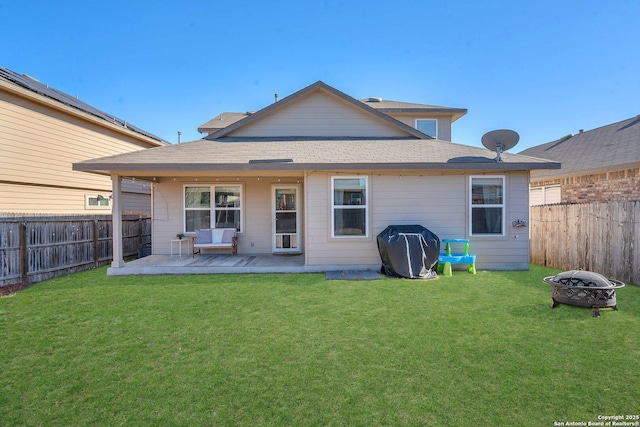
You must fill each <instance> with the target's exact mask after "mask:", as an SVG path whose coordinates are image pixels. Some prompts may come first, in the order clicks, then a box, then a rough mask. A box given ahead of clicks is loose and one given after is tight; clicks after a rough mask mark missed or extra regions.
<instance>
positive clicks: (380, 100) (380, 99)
mask: <svg viewBox="0 0 640 427" xmlns="http://www.w3.org/2000/svg"><path fill="white" fill-rule="evenodd" d="M367 102H382V98H369V99H367Z"/></svg>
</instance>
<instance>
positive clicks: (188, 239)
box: [171, 237, 192, 258]
mask: <svg viewBox="0 0 640 427" xmlns="http://www.w3.org/2000/svg"><path fill="white" fill-rule="evenodd" d="M182 242H187V253H188V254H189V253H191V250H192V247H191V238H190V237H185V238H182V239H171V256H173V244H174V243H177V244H178V255H179V256H180V258H182Z"/></svg>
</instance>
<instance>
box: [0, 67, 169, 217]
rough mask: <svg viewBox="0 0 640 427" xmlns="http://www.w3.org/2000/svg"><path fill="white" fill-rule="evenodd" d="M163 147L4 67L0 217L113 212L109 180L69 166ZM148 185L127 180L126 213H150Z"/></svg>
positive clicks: (140, 132)
mask: <svg viewBox="0 0 640 427" xmlns="http://www.w3.org/2000/svg"><path fill="white" fill-rule="evenodd" d="M164 145H168V143H167V142H166V141H163V140H162V139H160V138H158V137H157V136H154V135H151V134H150V133H148V132H145V131H143V130H141V129H138V128H136V127H135V126H132V125H131V124H130V123H126V122H124V121H122V120H120V119H117V118H115V117H113V116H111V115H108V114H107V113H104V112H102V111H100V110H98V109H96V108H93V107H92V106H90V105H88V104H86V103H84V102H82V101H79V100H78V99H77V98H74V97H72V96H70V95H67V94H65V93H63V92H60V91H58V90H56V89H53V88H51V87H49V86H48V85H45V84H42V83H40V82H39V81H37V80H35V79H34V78H32V77H29V76H26V75H20V74H17V73H15V72H13V71H11V70H8V69H6V68H2V67H0V154H1V155H0V213H36V214H85V213H91V214H94V213H107V214H110V213H111V203H112V199H111V189H112V186H111V180H110V178H109V177H105V176H101V175H96V174H86V173H80V172H76V171H74V170H72V167H71V165H72V163H74V162H78V161H81V160H83V159H86V158H88V157H102V156H110V155H114V154H121V153H127V152H131V151H137V150H144V149H147V148H151V147H158V146H164ZM150 188H151V185H150V184H149V183H144V182H133V181H131V180H125V181H123V183H122V199H121V206H122V209H123V210H125V211H130V212H146V213H150V212H151V196H150V194H151V189H150Z"/></svg>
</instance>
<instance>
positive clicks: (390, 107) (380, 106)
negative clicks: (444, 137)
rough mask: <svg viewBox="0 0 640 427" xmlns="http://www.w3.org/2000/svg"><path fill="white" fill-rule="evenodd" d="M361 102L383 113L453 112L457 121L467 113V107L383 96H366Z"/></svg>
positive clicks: (453, 118) (454, 119)
mask: <svg viewBox="0 0 640 427" xmlns="http://www.w3.org/2000/svg"><path fill="white" fill-rule="evenodd" d="M360 102H363V103H364V104H366V105H368V106H369V107H371V108H375V109H376V110H378V111H381V112H383V113H428V114H447V115H448V114H451V115H452V118H451V121H452V122H455V121H456V120H458V119H459V118H460V117H462V116H464V115H465V114H467V109H466V108H453V107H443V106H440V105H429V104H415V103H411V102H400V101H391V100H388V99H382V98H365V99H361V100H360Z"/></svg>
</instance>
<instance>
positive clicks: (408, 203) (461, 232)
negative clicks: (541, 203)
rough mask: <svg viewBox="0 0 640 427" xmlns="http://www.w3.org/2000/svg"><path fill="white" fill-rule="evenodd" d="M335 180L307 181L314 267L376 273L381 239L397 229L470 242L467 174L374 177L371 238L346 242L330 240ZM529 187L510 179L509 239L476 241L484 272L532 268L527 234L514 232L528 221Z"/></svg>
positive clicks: (524, 179) (521, 175) (514, 176)
mask: <svg viewBox="0 0 640 427" xmlns="http://www.w3.org/2000/svg"><path fill="white" fill-rule="evenodd" d="M345 173H346V172H345ZM345 173H340V175H344V174H345ZM330 177H331V174H330V173H326V174H321V173H315V174H313V175H312V176H310V177H309V179H308V180H307V188H308V192H307V205H308V216H307V219H308V223H307V224H308V228H307V233H308V235H307V241H308V246H307V263H308V264H309V265H352V264H357V265H368V266H373V267H375V266H376V265H379V264H380V257H379V254H378V250H377V244H376V236H377V234H379V233H380V232H381V231H382V230H384V228H386V227H387V226H388V225H391V224H420V225H423V226H424V227H426V228H428V229H429V230H431V231H432V232H434V233H435V234H436V235H438V236H439V237H440V238H441V239H443V238H468V222H469V216H468V215H469V209H468V186H469V181H468V180H469V176H468V175H466V174H462V173H460V174H444V175H436V174H428V173H427V174H423V175H422V176H420V175H407V174H402V173H400V172H397V173H396V174H377V173H373V174H370V175H369V188H370V193H371V195H370V212H369V214H370V225H371V230H370V236H369V237H368V238H361V239H356V238H350V239H345V240H341V239H332V238H331V237H330V236H331V230H330V225H331V217H330V215H331V210H330V207H329V200H330V194H329V192H330V186H331V183H330V182H331V181H330ZM527 183H528V175H527V173H526V172H516V173H510V174H509V175H508V176H507V180H506V186H507V190H508V192H507V204H506V230H505V234H506V235H505V236H495V237H493V236H492V237H471V238H470V242H471V249H472V252H473V253H475V254H476V255H477V257H478V260H477V267H478V268H480V269H483V268H485V269H515V270H518V269H526V268H528V262H529V243H528V232H527V229H526V228H525V229H516V228H513V227H512V226H511V222H512V221H513V220H515V219H522V220H525V221H528V199H527V194H528V192H527ZM516 236H517V237H516Z"/></svg>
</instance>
